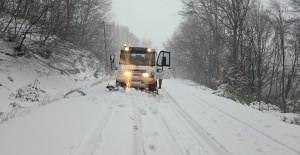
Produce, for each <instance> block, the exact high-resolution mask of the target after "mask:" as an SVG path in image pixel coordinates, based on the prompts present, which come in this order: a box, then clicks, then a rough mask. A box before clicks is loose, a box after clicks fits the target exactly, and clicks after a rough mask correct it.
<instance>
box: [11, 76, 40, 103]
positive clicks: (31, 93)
mask: <svg viewBox="0 0 300 155" xmlns="http://www.w3.org/2000/svg"><path fill="white" fill-rule="evenodd" d="M39 84H40V82H39V81H38V80H35V81H34V82H33V83H31V84H29V85H27V86H25V87H22V88H20V89H18V90H17V92H16V94H15V95H14V96H15V98H19V99H20V100H21V101H31V102H35V101H39V97H40V93H41V92H42V93H45V91H44V90H42V89H40V87H39Z"/></svg>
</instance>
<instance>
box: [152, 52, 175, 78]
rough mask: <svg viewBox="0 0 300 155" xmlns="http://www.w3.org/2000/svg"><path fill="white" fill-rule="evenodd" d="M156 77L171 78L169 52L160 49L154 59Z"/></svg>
mask: <svg viewBox="0 0 300 155" xmlns="http://www.w3.org/2000/svg"><path fill="white" fill-rule="evenodd" d="M155 75H156V78H157V79H170V78H171V52H167V51H160V52H159V55H158V57H157V61H156V74H155Z"/></svg>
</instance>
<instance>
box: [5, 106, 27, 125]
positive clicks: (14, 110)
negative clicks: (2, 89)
mask: <svg viewBox="0 0 300 155" xmlns="http://www.w3.org/2000/svg"><path fill="white" fill-rule="evenodd" d="M9 105H10V107H9V109H8V110H7V112H0V123H3V122H4V121H8V120H9V119H11V118H14V117H16V116H21V115H23V114H28V113H30V109H26V108H24V107H22V106H21V105H19V104H18V103H16V102H13V103H10V104H9ZM20 109H23V110H21V111H19V110H20Z"/></svg>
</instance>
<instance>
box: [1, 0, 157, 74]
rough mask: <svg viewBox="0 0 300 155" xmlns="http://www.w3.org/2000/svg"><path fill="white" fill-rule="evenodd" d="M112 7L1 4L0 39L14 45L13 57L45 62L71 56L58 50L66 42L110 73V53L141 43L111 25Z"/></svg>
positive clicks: (101, 2)
mask: <svg viewBox="0 0 300 155" xmlns="http://www.w3.org/2000/svg"><path fill="white" fill-rule="evenodd" d="M111 5H112V1H111V0H1V2H0V21H1V22H0V30H1V32H0V38H4V40H5V41H8V42H12V43H15V47H14V48H15V53H14V54H13V55H12V56H16V57H17V56H26V55H30V54H31V55H33V54H35V55H40V56H42V57H43V58H45V59H51V57H53V56H54V55H58V56H57V58H61V57H62V55H65V56H68V55H70V52H69V50H61V49H57V48H58V45H61V46H63V45H62V43H64V42H65V43H67V44H71V46H72V47H73V48H83V49H86V50H88V51H90V52H91V53H93V55H94V57H95V58H96V59H98V60H99V61H100V62H101V64H102V65H105V68H106V69H108V68H109V67H108V55H109V54H110V53H115V52H116V51H118V50H119V49H120V48H121V47H122V46H123V44H124V43H127V44H128V45H130V46H139V45H140V43H141V41H140V40H139V38H137V37H136V36H135V35H134V34H133V33H132V32H130V30H129V28H128V27H126V26H122V25H116V24H115V23H114V21H112V15H111V10H112V8H111V7H112V6H111ZM147 41H148V42H150V43H151V44H152V42H151V41H150V40H147ZM68 48H70V47H65V49H68ZM64 51H67V52H64ZM52 59H53V58H52ZM58 61H62V60H58Z"/></svg>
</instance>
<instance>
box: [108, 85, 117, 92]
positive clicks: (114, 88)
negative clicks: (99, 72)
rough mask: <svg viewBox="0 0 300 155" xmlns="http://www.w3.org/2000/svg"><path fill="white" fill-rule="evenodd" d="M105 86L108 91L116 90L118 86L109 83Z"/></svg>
mask: <svg viewBox="0 0 300 155" xmlns="http://www.w3.org/2000/svg"><path fill="white" fill-rule="evenodd" d="M106 88H107V89H108V90H109V91H118V90H119V88H116V87H115V86H111V85H107V86H106Z"/></svg>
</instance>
